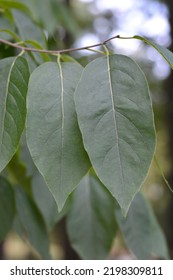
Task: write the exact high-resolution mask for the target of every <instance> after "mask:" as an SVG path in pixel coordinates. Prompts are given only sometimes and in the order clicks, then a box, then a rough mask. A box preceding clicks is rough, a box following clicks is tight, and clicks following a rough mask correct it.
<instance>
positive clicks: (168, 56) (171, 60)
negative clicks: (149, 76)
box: [133, 35, 173, 69]
mask: <svg viewBox="0 0 173 280" xmlns="http://www.w3.org/2000/svg"><path fill="white" fill-rule="evenodd" d="M133 38H135V39H138V40H141V41H143V42H145V43H146V44H148V45H150V46H152V47H153V48H154V49H155V50H156V51H158V52H159V53H160V54H161V56H162V57H163V58H164V59H165V60H166V61H167V62H168V64H169V65H170V67H171V68H172V69H173V53H172V52H171V51H170V50H168V49H167V48H165V47H163V46H160V45H158V44H156V43H155V42H153V41H150V40H148V39H146V38H144V37H142V36H137V35H136V36H134V37H133Z"/></svg>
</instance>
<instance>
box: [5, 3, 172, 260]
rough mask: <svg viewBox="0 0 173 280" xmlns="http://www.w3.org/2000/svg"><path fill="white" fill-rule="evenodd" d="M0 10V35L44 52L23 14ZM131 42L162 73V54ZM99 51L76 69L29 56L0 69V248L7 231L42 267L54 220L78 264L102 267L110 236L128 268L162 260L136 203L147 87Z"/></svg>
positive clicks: (133, 70) (22, 9)
mask: <svg viewBox="0 0 173 280" xmlns="http://www.w3.org/2000/svg"><path fill="white" fill-rule="evenodd" d="M22 2H25V1H22ZM47 2H48V1H47ZM41 6H42V5H41V4H40V7H41ZM0 7H1V8H2V9H3V11H4V16H3V17H2V18H3V19H5V20H4V24H6V23H7V21H8V24H9V22H10V21H11V23H12V25H13V29H11V28H10V29H8V28H7V27H6V28H4V29H2V30H1V32H0V34H6V36H7V35H8V36H10V39H14V40H17V42H20V43H21V42H22V44H23V45H24V46H31V45H32V46H34V47H35V48H36V49H42V48H46V40H45V36H44V33H43V31H42V29H41V28H40V27H39V26H38V25H36V23H34V21H33V19H32V18H31V17H30V14H31V12H30V9H29V7H27V6H26V5H24V4H23V3H20V2H16V1H1V2H0ZM6 20H7V21H6ZM49 28H51V27H49ZM49 28H48V29H49ZM134 39H139V40H143V41H145V42H146V43H148V44H149V45H151V46H153V47H154V48H155V49H156V50H158V51H159V52H160V53H161V55H162V56H163V57H164V58H165V59H166V60H167V61H168V63H169V64H170V65H171V67H172V64H173V56H172V53H171V52H169V51H168V50H166V49H164V48H162V47H161V46H158V45H156V44H155V43H153V42H150V41H148V40H146V39H144V38H142V37H139V36H134ZM105 49H106V52H104V53H103V55H102V56H101V57H98V58H96V59H95V60H93V61H92V62H90V63H89V64H88V65H87V66H86V67H82V66H81V65H80V64H78V63H77V62H76V61H74V62H71V58H69V59H68V58H67V57H65V58H64V57H63V56H60V55H58V57H57V61H54V57H53V61H52V56H49V55H48V54H46V53H41V54H38V53H37V54H36V53H34V52H28V53H26V52H25V53H24V52H21V53H19V54H17V55H16V56H13V57H7V58H3V59H1V60H0V171H1V172H2V175H3V177H1V178H0V193H1V195H0V218H1V221H3V222H2V223H1V227H0V240H3V239H4V238H5V236H6V234H7V233H8V231H9V230H10V229H11V228H12V226H13V228H14V229H15V230H16V231H17V232H18V233H19V235H20V236H22V237H23V238H26V237H27V239H28V240H29V241H30V243H31V245H33V247H34V248H35V249H36V250H37V251H38V252H39V253H40V255H41V257H42V258H45V259H47V258H50V255H49V241H48V232H49V230H50V229H52V227H53V226H54V225H55V223H56V222H57V221H58V220H60V219H61V218H62V217H63V216H64V215H66V216H67V230H68V235H69V238H70V241H71V244H72V246H73V248H74V249H75V250H76V251H77V252H78V254H79V255H80V256H81V257H82V258H84V259H104V258H106V257H107V255H108V253H109V251H110V248H111V245H112V242H113V240H114V237H115V235H116V231H117V227H118V226H119V228H120V229H121V231H122V233H123V235H124V238H125V241H126V243H127V246H128V247H129V249H130V250H131V251H132V252H133V253H134V255H136V257H137V258H140V259H148V258H151V256H152V255H157V256H160V257H163V258H168V252H167V246H166V242H165V237H164V235H163V233H162V230H161V228H160V226H159V225H158V223H157V221H156V218H155V216H154V214H153V212H152V208H151V207H150V206H149V205H148V203H147V201H146V199H145V198H144V197H143V195H142V194H141V193H139V190H140V188H141V184H142V183H143V181H144V179H145V177H146V175H147V173H148V169H149V167H150V164H151V161H152V158H153V154H154V151H155V128H154V121H153V111H152V103H151V98H150V93H149V88H148V84H147V81H146V78H145V76H144V74H143V72H142V70H141V69H140V67H139V66H138V65H137V64H136V62H134V61H133V60H132V59H131V58H129V57H126V56H124V55H117V54H112V55H110V54H109V52H108V50H107V48H106V47H105ZM52 54H54V52H52ZM62 60H69V61H66V62H63V61H62ZM25 132H26V141H25ZM21 136H22V138H21ZM28 148H29V151H28ZM29 152H30V154H29ZM30 155H31V157H30ZM31 158H32V159H31ZM24 163H25V165H24ZM33 163H34V164H35V166H36V167H37V169H36V168H35V166H34V164H33ZM38 170H39V172H38ZM43 178H44V180H43ZM45 182H46V184H45ZM47 186H48V189H47ZM49 191H50V192H49ZM130 205H131V206H130ZM57 207H58V210H57ZM129 207H130V208H129ZM122 213H123V215H124V216H126V218H124V217H123V215H122ZM134 229H135V230H134Z"/></svg>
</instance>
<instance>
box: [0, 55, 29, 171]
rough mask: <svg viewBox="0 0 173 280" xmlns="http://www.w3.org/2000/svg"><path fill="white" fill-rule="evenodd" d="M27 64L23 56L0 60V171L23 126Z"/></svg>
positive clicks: (12, 151)
mask: <svg viewBox="0 0 173 280" xmlns="http://www.w3.org/2000/svg"><path fill="white" fill-rule="evenodd" d="M28 80H29V70H28V64H27V62H26V60H25V59H24V58H23V57H16V58H13V57H12V58H5V59H2V60H1V61H0V89H1V93H0V99H1V106H0V119H1V121H0V171H2V170H3V169H4V167H5V166H6V165H7V164H8V162H9V161H10V159H11V158H12V156H13V155H14V153H15V152H16V150H17V147H18V143H19V140H20V137H21V134H22V131H23V129H24V126H25V118H26V93H27V86H28Z"/></svg>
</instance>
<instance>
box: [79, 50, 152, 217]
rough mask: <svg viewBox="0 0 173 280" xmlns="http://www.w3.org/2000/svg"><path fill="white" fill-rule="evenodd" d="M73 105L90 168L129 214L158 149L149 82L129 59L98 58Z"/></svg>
mask: <svg viewBox="0 0 173 280" xmlns="http://www.w3.org/2000/svg"><path fill="white" fill-rule="evenodd" d="M75 104H76V110H77V115H78V121H79V126H80V129H81V132H82V136H83V141H84V146H85V149H86V150H87V152H88V154H89V157H90V160H91V163H92V164H93V167H94V169H95V171H96V173H97V175H98V177H99V179H100V180H101V181H102V182H103V183H104V185H105V186H106V187H107V188H108V189H109V191H110V192H111V193H112V195H113V196H114V197H115V198H116V199H117V201H118V203H119V204H120V206H121V208H122V210H123V212H124V214H125V213H126V212H127V210H128V208H129V205H130V203H131V201H132V199H133V197H134V195H135V194H136V193H137V192H138V191H139V189H140V186H141V184H142V182H143V180H144V179H145V177H146V174H147V172H148V169H149V166H150V163H151V160H152V157H153V153H154V149H155V130H154V124H153V112H152V105H151V100H150V95H149V89H148V85H147V82H146V79H145V76H144V74H143V72H142V71H141V70H140V68H139V66H138V65H137V64H136V63H135V62H134V61H133V60H132V59H130V58H129V57H126V56H122V55H111V56H107V57H103V58H98V59H96V60H94V61H92V62H91V63H89V64H88V65H87V66H86V68H85V69H84V71H83V74H82V77H81V79H80V82H79V84H78V87H77V90H76V93H75Z"/></svg>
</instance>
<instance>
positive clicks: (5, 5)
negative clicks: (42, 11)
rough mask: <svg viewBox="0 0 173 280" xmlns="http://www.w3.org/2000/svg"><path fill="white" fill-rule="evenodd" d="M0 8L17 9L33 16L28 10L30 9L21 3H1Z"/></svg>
mask: <svg viewBox="0 0 173 280" xmlns="http://www.w3.org/2000/svg"><path fill="white" fill-rule="evenodd" d="M0 8H2V9H17V10H20V11H21V12H23V13H26V14H27V15H29V16H31V12H30V10H29V9H28V7H27V6H26V5H24V4H22V3H19V2H17V1H7V0H6V1H2V0H1V1H0Z"/></svg>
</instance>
